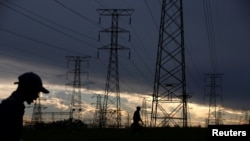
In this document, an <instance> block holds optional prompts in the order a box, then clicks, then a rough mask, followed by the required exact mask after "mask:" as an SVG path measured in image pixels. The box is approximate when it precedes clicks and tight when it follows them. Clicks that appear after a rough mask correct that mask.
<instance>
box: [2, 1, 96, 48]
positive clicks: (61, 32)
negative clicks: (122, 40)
mask: <svg viewBox="0 0 250 141" xmlns="http://www.w3.org/2000/svg"><path fill="white" fill-rule="evenodd" d="M0 4H1V5H3V6H5V7H7V8H9V9H11V10H13V11H15V12H17V13H18V14H21V15H23V16H25V17H27V18H29V19H31V20H32V21H34V22H36V23H39V24H41V25H43V26H45V27H47V28H49V29H52V30H54V31H56V32H58V33H60V34H62V35H64V36H66V37H69V38H71V39H73V40H76V41H78V42H81V43H83V44H86V45H88V46H90V47H94V48H97V47H96V46H95V45H92V44H90V43H87V42H85V41H83V40H80V39H78V38H75V37H73V36H72V35H69V34H67V33H65V32H63V31H60V30H58V29H56V28H54V27H52V26H50V25H48V24H46V23H43V22H41V21H39V20H37V19H35V18H33V17H31V16H29V15H27V14H25V13H23V12H21V11H20V10H17V9H15V8H13V7H12V6H9V5H7V4H5V3H3V2H0Z"/></svg>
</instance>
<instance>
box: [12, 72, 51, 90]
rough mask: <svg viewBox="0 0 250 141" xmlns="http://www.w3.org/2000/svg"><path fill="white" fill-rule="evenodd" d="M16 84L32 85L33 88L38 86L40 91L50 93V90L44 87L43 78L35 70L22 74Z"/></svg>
mask: <svg viewBox="0 0 250 141" xmlns="http://www.w3.org/2000/svg"><path fill="white" fill-rule="evenodd" d="M14 84H20V85H24V86H30V87H33V88H37V89H38V90H39V91H40V92H43V93H45V94H47V93H49V91H48V90H47V89H45V88H44V87H43V83H42V79H41V78H40V77H39V76H38V75H37V74H35V73H33V72H26V73H24V74H22V75H20V76H19V77H18V82H14Z"/></svg>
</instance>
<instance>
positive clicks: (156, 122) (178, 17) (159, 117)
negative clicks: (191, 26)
mask: <svg viewBox="0 0 250 141" xmlns="http://www.w3.org/2000/svg"><path fill="white" fill-rule="evenodd" d="M187 98H188V95H187V93H186V75H185V53H184V27H183V8H182V0H163V2H162V9H161V21H160V31H159V40H158V51H157V60H156V70H155V79H154V91H153V100H152V111H151V126H183V127H187ZM180 124H182V125H180Z"/></svg>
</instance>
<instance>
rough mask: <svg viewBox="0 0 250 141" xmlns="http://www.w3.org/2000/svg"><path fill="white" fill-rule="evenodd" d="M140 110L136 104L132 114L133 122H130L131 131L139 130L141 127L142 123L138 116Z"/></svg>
mask: <svg viewBox="0 0 250 141" xmlns="http://www.w3.org/2000/svg"><path fill="white" fill-rule="evenodd" d="M140 110H141V107H140V106H137V107H136V111H135V112H134V115H133V123H132V130H133V132H136V131H139V130H140V129H141V128H142V126H141V124H142V125H143V124H144V123H143V121H142V119H141V116H140ZM140 122H141V124H140Z"/></svg>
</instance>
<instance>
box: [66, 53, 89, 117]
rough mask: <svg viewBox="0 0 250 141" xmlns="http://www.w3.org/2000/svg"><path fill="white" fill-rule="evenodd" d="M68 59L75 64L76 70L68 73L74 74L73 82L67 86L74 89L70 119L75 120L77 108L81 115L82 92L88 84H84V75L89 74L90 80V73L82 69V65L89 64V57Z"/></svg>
mask: <svg viewBox="0 0 250 141" xmlns="http://www.w3.org/2000/svg"><path fill="white" fill-rule="evenodd" d="M66 59H67V61H68V62H73V63H74V69H72V70H71V71H69V72H68V75H69V74H73V79H74V80H73V81H72V82H70V83H68V84H66V85H70V86H72V87H73V89H72V98H71V104H70V119H73V115H74V112H75V110H76V109H75V108H78V112H79V113H78V115H80V114H81V111H82V98H81V94H82V93H81V91H82V89H83V86H86V85H87V83H86V84H84V83H83V82H82V77H81V76H82V74H83V73H85V74H87V79H88V73H87V72H86V71H82V69H81V68H82V67H81V64H82V63H83V62H85V63H87V64H88V63H89V59H90V57H89V56H66ZM78 117H80V116H78Z"/></svg>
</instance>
